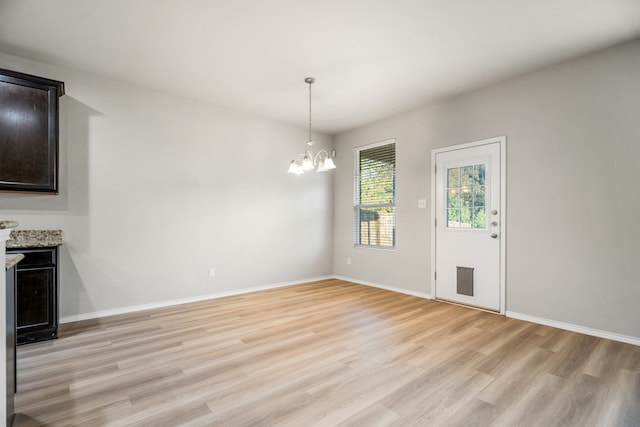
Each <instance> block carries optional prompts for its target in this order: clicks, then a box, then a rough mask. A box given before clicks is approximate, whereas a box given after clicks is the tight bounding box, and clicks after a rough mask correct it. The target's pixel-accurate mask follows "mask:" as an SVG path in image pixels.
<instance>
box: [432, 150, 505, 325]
mask: <svg viewBox="0 0 640 427" xmlns="http://www.w3.org/2000/svg"><path fill="white" fill-rule="evenodd" d="M504 145H505V138H504V137H500V138H492V139H489V140H484V141H479V142H476V143H471V144H464V145H460V146H454V147H448V148H444V149H439V150H434V151H433V154H432V161H433V164H434V165H435V168H434V169H435V170H434V173H435V180H434V182H435V185H434V188H433V192H432V193H433V195H432V198H433V200H432V202H433V203H432V206H433V217H434V218H435V220H434V226H435V233H434V239H433V241H432V253H433V257H432V261H435V262H432V265H433V266H435V269H434V272H433V273H434V274H433V285H434V286H433V289H434V294H435V297H436V298H438V299H443V300H448V301H453V302H457V303H461V304H466V305H471V306H476V307H481V308H485V309H489V310H494V311H499V312H501V313H504V309H505V307H504V295H505V292H504V279H505V274H504V233H505V221H504V219H505V215H504V208H505V206H504V205H505V201H504V196H505V195H504V167H505V165H504V159H505V156H504V148H505V147H504ZM433 258H435V259H433Z"/></svg>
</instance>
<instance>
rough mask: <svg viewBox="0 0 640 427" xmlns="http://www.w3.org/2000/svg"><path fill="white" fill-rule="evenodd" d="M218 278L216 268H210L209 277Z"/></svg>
mask: <svg viewBox="0 0 640 427" xmlns="http://www.w3.org/2000/svg"><path fill="white" fill-rule="evenodd" d="M215 276H216V269H215V268H210V269H209V277H215Z"/></svg>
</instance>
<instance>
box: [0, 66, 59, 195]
mask: <svg viewBox="0 0 640 427" xmlns="http://www.w3.org/2000/svg"><path fill="white" fill-rule="evenodd" d="M62 95H64V83H63V82H59V81H56V80H51V79H46V78H44V77H37V76H32V75H29V74H23V73H18V72H16V71H10V70H3V69H0V191H19V192H37V193H56V194H57V193H58V128H59V124H58V109H59V108H58V107H59V104H58V99H59V98H60V97H61V96H62Z"/></svg>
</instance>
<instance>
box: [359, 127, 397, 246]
mask: <svg viewBox="0 0 640 427" xmlns="http://www.w3.org/2000/svg"><path fill="white" fill-rule="evenodd" d="M354 187H355V197H354V216H355V227H354V244H355V245H356V246H366V247H374V248H394V247H395V246H396V144H395V141H393V140H391V141H384V142H381V143H377V144H372V145H367V146H365V147H360V148H356V150H355V177H354Z"/></svg>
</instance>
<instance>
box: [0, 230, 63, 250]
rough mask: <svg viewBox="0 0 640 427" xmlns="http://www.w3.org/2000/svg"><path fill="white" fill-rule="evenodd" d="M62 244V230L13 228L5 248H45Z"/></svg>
mask: <svg viewBox="0 0 640 427" xmlns="http://www.w3.org/2000/svg"><path fill="white" fill-rule="evenodd" d="M61 245H62V230H13V231H12V232H11V235H10V236H9V240H7V248H21V249H23V248H45V247H50V246H61Z"/></svg>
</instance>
